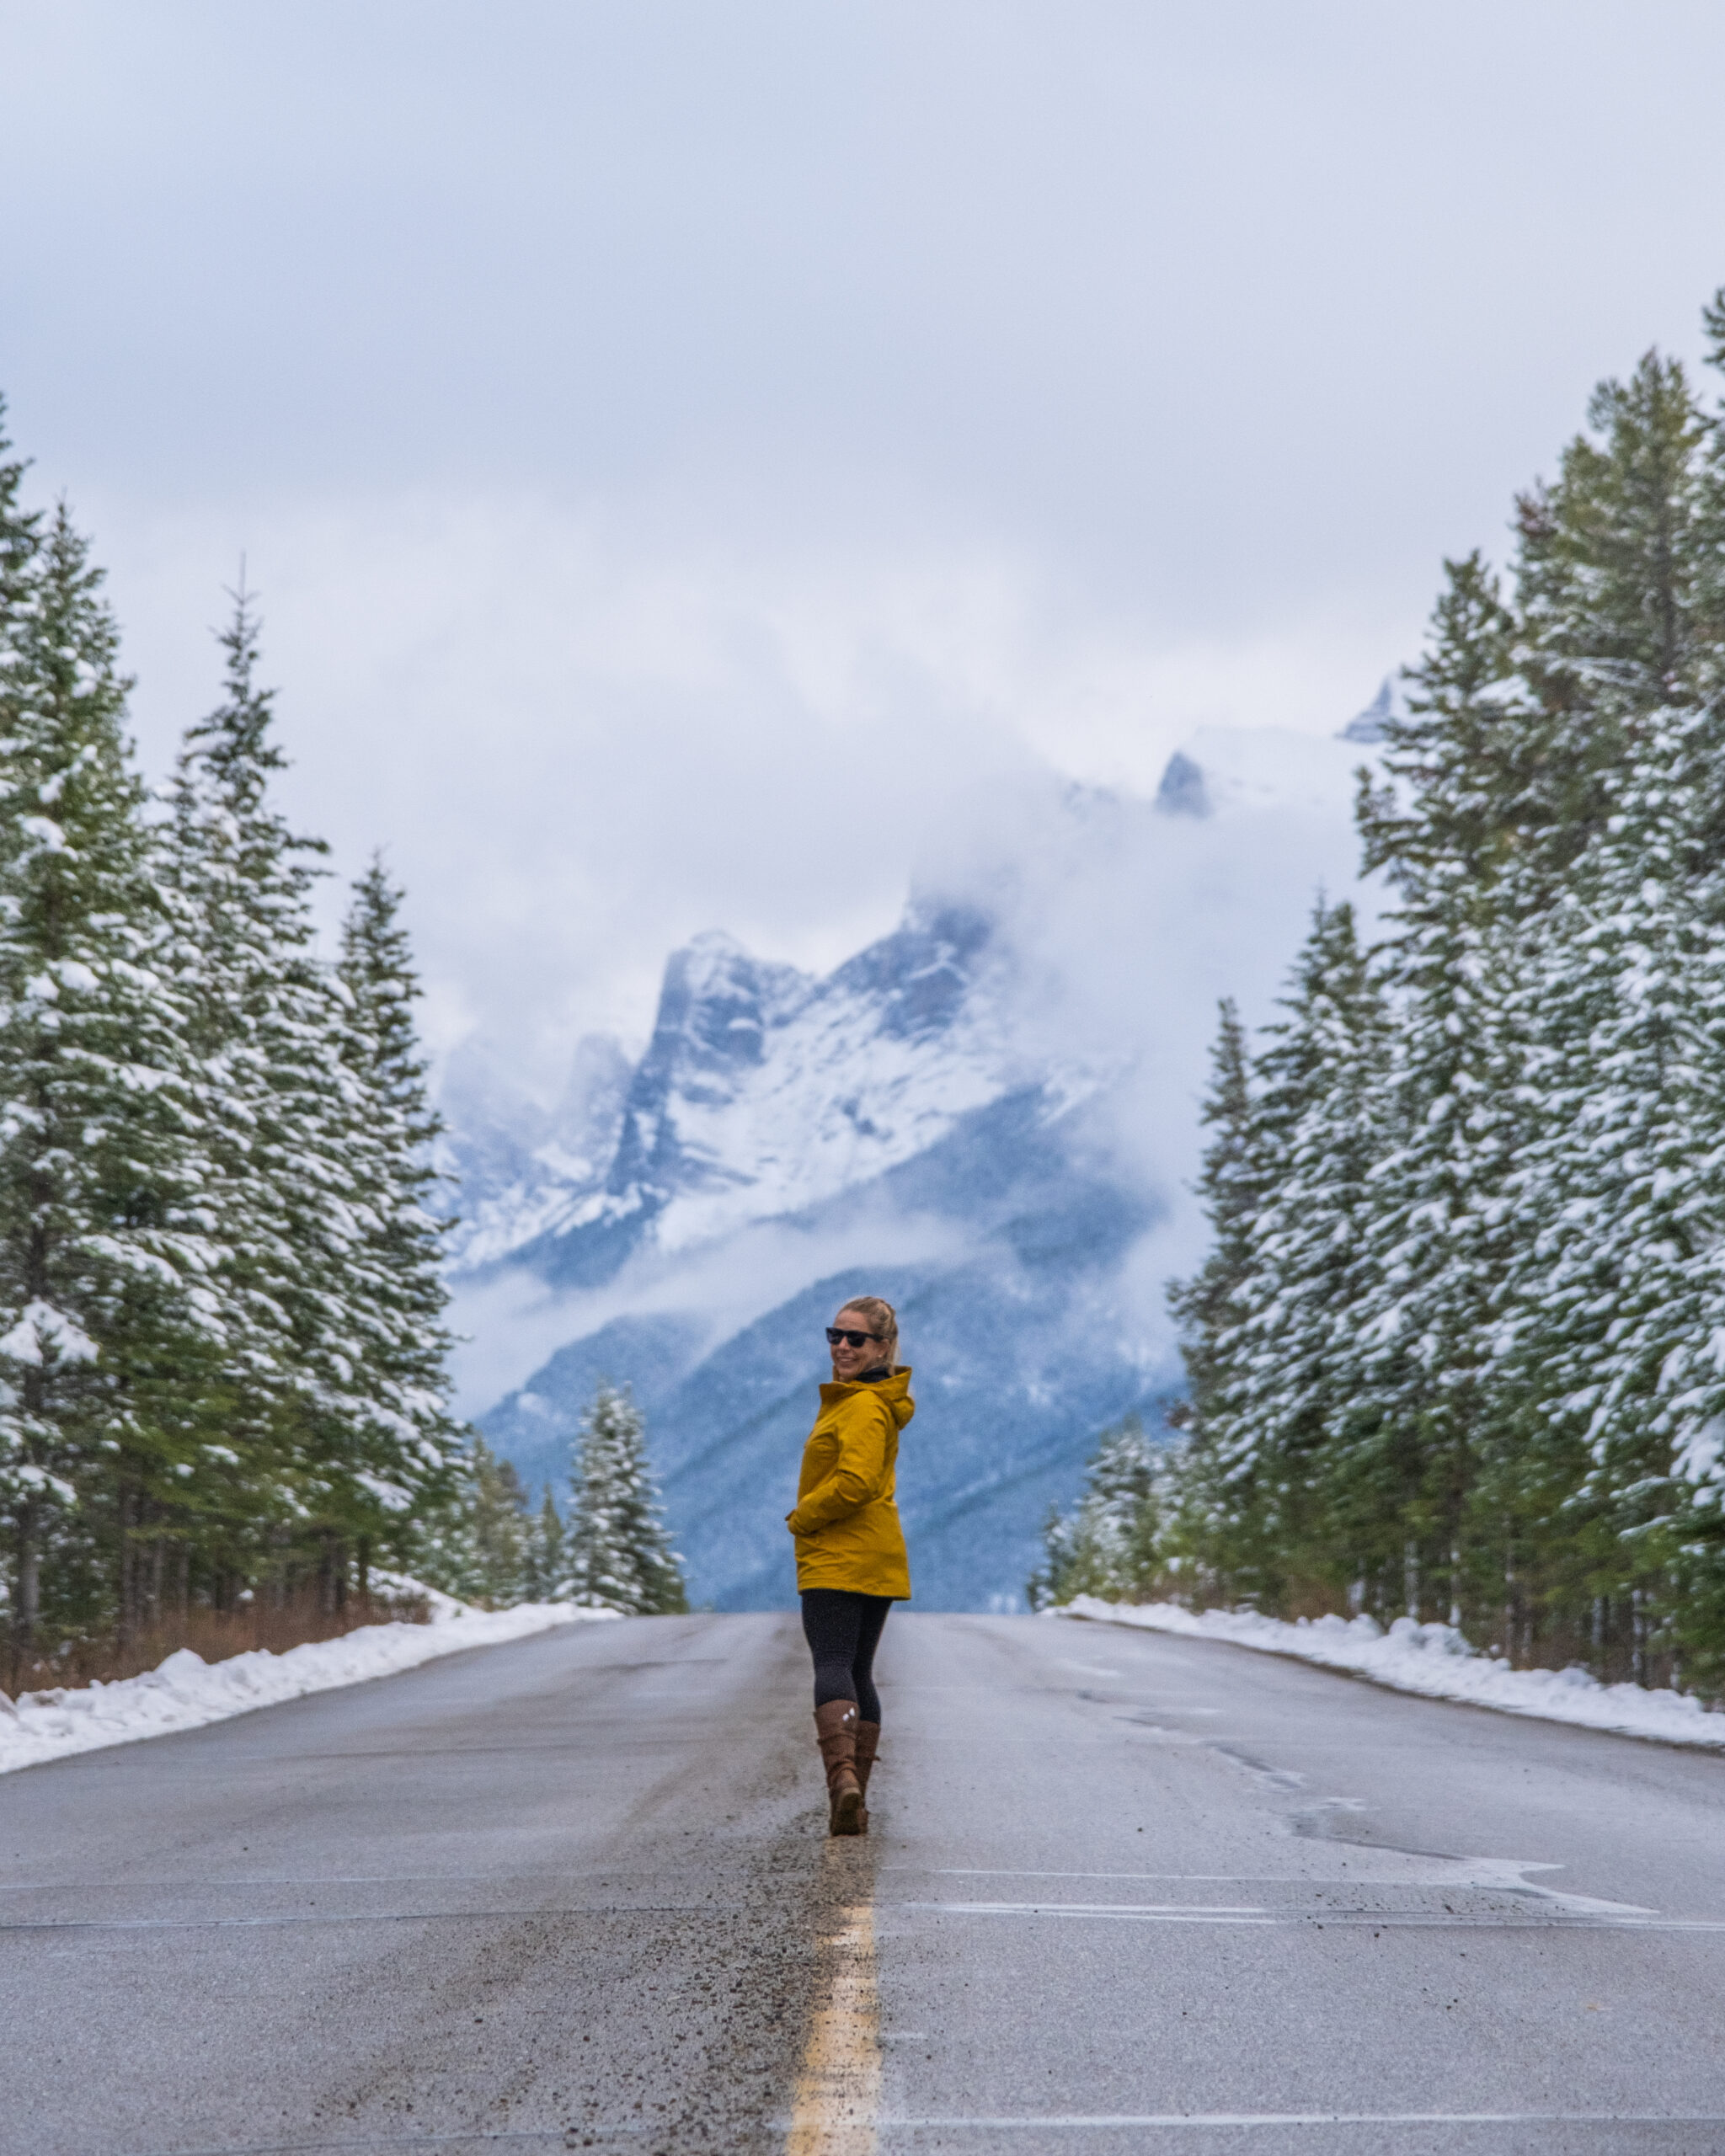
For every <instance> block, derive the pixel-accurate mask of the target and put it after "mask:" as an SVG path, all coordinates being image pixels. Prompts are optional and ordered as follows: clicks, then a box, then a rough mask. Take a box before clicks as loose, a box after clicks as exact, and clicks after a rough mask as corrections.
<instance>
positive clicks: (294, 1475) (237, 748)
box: [172, 591, 401, 1608]
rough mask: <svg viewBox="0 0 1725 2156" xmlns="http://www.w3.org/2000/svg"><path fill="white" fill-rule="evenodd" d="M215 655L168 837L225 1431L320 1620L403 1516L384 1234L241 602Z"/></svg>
mask: <svg viewBox="0 0 1725 2156" xmlns="http://www.w3.org/2000/svg"><path fill="white" fill-rule="evenodd" d="M222 646H223V648H224V649H225V651H226V653H227V685H226V686H227V694H226V696H225V697H224V700H223V701H222V703H221V704H220V705H218V706H217V707H216V710H215V711H214V712H211V715H210V717H209V718H206V719H205V720H204V721H202V722H201V723H200V724H198V725H196V726H195V727H193V728H190V731H189V733H188V734H187V736H186V741H185V745H184V752H183V754H182V756H181V760H180V766H179V775H178V779H177V782H176V787H175V792H174V823H173V826H172V830H173V839H174V870H175V885H176V891H177V895H178V898H179V902H180V906H181V910H182V914H183V916H184V920H185V922H186V924H187V926H186V931H185V933H186V940H187V944H188V947H189V948H190V950H191V952H192V953H193V960H192V965H191V969H190V973H189V976H188V986H189V988H190V991H191V993H192V995H193V997H194V1001H195V1028H194V1038H195V1042H196V1044H197V1047H198V1049H199V1051H200V1054H201V1055H202V1057H203V1059H204V1061H205V1063H206V1067H207V1068H208V1070H209V1071H210V1073H211V1098H212V1100H213V1101H214V1102H216V1105H217V1107H218V1108H219V1112H220V1117H221V1122H220V1125H219V1130H218V1139H219V1145H218V1161H217V1171H216V1176H215V1177H214V1179H213V1182H212V1186H211V1198H212V1201H213V1203H215V1205H216V1208H217V1209H218V1212H219V1215H220V1218H221V1220H222V1234H223V1239H224V1241H225V1242H226V1244H227V1247H228V1250H229V1251H230V1253H231V1255H230V1257H229V1261H228V1267H227V1279H226V1283H225V1284H226V1288H227V1296H228V1299H229V1302H230V1305H231V1307H232V1313H233V1321H234V1328H235V1332H236V1336H237V1339H236V1346H237V1353H236V1355H235V1358H234V1361H233V1364H232V1371H231V1375H232V1381H233V1383H234V1385H235V1387H236V1390H237V1392H238V1396H239V1401H240V1405H239V1406H238V1409H237V1417H238V1428H239V1429H240V1430H241V1431H242V1432H243V1437H244V1438H245V1441H246V1445H247V1449H248V1453H249V1454H250V1455H251V1456H252V1457H254V1459H256V1460H259V1462H260V1463H264V1472H263V1474H262V1475H261V1476H260V1477H259V1481H258V1484H257V1486H255V1488H254V1491H253V1493H252V1496H253V1502H254V1507H255V1508H257V1509H258V1510H259V1513H264V1512H273V1514H274V1517H275V1529H274V1533H273V1536H272V1540H273V1543H274V1546H275V1549H276V1550H277V1553H278V1558H279V1560H280V1561H281V1562H280V1563H278V1577H279V1578H282V1579H285V1577H286V1574H285V1573H284V1572H282V1569H281V1565H282V1563H285V1562H286V1561H287V1560H288V1559H289V1558H290V1557H291V1556H293V1553H294V1552H296V1551H297V1553H298V1555H297V1556H296V1557H294V1560H293V1561H294V1564H295V1565H296V1566H299V1565H302V1564H303V1563H305V1562H310V1563H312V1565H314V1566H315V1567H316V1570H317V1572H318V1577H319V1580H320V1582H321V1588H322V1593H323V1599H324V1603H325V1606H326V1607H328V1608H333V1607H335V1606H337V1605H339V1603H340V1601H341V1599H342V1598H343V1596H344V1592H345V1588H346V1582H347V1577H348V1569H347V1568H348V1561H349V1552H350V1547H351V1545H353V1544H354V1543H355V1541H356V1540H361V1539H363V1538H366V1537H367V1536H369V1535H373V1534H379V1533H383V1532H385V1531H387V1524H388V1519H389V1516H390V1514H391V1513H392V1512H393V1511H396V1510H398V1509H401V1508H399V1507H398V1502H397V1499H396V1497H395V1496H394V1495H393V1485H390V1484H388V1483H387V1481H386V1480H385V1478H382V1477H377V1476H371V1474H370V1470H368V1469H367V1467H366V1465H365V1462H364V1459H363V1457H355V1454H363V1445H362V1444H360V1433H365V1432H366V1431H367V1430H368V1428H371V1421H372V1415H371V1411H372V1406H373V1398H372V1389H371V1385H370V1383H369V1381H368V1375H367V1371H368V1358H369V1354H370V1351H371V1347H372V1344H373V1343H372V1341H371V1339H370V1338H369V1337H367V1332H366V1327H365V1325H364V1323H363V1322H362V1320H363V1318H364V1316H365V1315H366V1313H365V1311H364V1310H363V1308H362V1304H363V1298H362V1297H361V1296H360V1294H358V1293H357V1292H356V1291H357V1289H358V1287H359V1285H360V1282H359V1280H358V1278H356V1275H357V1273H359V1271H360V1267H361V1260H362V1255H363V1252H364V1249H365V1246H366V1241H367V1239H368V1238H371V1237H375V1236H376V1235H377V1234H378V1232H379V1230H380V1228H381V1227H382V1223H381V1221H380V1219H379V1216H378V1215H377V1212H376V1211H375V1209H374V1207H373V1203H372V1199H373V1198H374V1196H375V1194H376V1191H377V1184H378V1177H377V1172H376V1162H375V1158H374V1155H375V1150H376V1145H375V1133H374V1132H373V1131H372V1129H371V1128H370V1126H369V1123H368V1121H367V1117H368V1110H369V1107H370V1106H371V1103H370V1102H369V1098H368V1093H367V1089H366V1086H364V1085H363V1084H361V1083H360V1081H358V1079H357V1077H356V1075H355V1070H354V1069H353V1062H352V1059H353V1055H354V1052H355V1050H354V1038H353V1033H352V1029H351V1027H350V1011H351V1000H350V997H348V996H347V995H345V993H344V990H343V988H342V985H341V984H340V982H339V979H336V978H335V977H334V975H332V974H331V973H330V972H329V971H328V970H327V969H324V968H323V967H322V966H320V965H319V964H318V960H317V956H316V953H315V949H314V947H313V941H314V939H313V925H312V916H311V909H310V902H309V898H310V891H311V888H312V883H313V882H314V880H315V878H316V876H317V874H318V871H317V869H316V868H315V867H313V866H312V859H313V857H316V856H317V855H318V854H321V853H322V852H323V851H324V850H325V849H324V848H323V844H322V841H318V840H313V839H307V838H303V837H300V836H297V835H295V834H294V833H293V832H291V830H290V829H289V828H288V826H287V824H286V820H285V819H283V817H282V816H281V814H280V811H279V810H278V809H276V808H275V805H274V803H273V802H272V800H271V798H270V780H271V778H272V776H274V774H275V772H276V771H280V769H281V767H282V765H283V758H282V756H281V754H280V750H278V749H277V747H276V746H275V742H274V740H273V739H271V734H270V727H271V720H272V711H271V704H272V696H271V692H270V691H265V690H262V689H259V687H258V686H257V683H256V679H255V672H256V665H257V656H258V653H257V624H256V621H255V619H254V615H253V613H252V610H251V606H250V603H249V600H248V598H247V596H246V595H245V594H244V592H243V591H242V592H240V593H239V594H238V595H236V598H235V606H234V613H233V616H232V621H231V622H230V624H229V627H228V628H227V631H226V632H224V634H223V636H222ZM368 1182H369V1185H370V1187H369V1188H368V1187H367V1186H368ZM380 1482H383V1483H384V1487H383V1488H382V1489H380V1488H379V1487H377V1484H378V1483H380Z"/></svg>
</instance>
